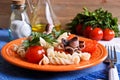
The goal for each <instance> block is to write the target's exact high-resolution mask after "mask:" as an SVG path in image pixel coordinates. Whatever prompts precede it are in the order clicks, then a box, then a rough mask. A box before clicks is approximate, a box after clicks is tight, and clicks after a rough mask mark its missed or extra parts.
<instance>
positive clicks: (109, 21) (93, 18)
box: [67, 8, 119, 37]
mask: <svg viewBox="0 0 120 80" xmlns="http://www.w3.org/2000/svg"><path fill="white" fill-rule="evenodd" d="M83 10H84V11H83V12H81V13H78V14H77V15H76V16H75V17H74V19H73V20H72V21H71V22H70V23H68V24H67V25H68V26H69V28H70V30H71V32H72V33H75V29H76V28H75V27H76V26H77V25H78V24H82V25H83V27H82V28H83V29H85V27H86V26H92V27H93V28H95V27H100V28H102V29H105V28H110V29H112V30H114V32H115V36H116V37H117V36H118V33H119V30H118V23H117V22H118V19H117V18H116V17H113V16H112V13H110V12H108V11H107V10H103V8H99V9H96V10H94V11H89V10H88V9H87V8H83Z"/></svg>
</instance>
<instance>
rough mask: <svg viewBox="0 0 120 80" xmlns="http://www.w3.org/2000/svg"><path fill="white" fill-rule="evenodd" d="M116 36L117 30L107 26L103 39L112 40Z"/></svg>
mask: <svg viewBox="0 0 120 80" xmlns="http://www.w3.org/2000/svg"><path fill="white" fill-rule="evenodd" d="M114 37H115V32H114V31H113V30H112V29H109V28H106V29H104V30H103V39H104V40H107V41H109V40H111V39H113V38H114Z"/></svg>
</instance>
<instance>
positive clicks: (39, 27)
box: [31, 0, 61, 33]
mask: <svg viewBox="0 0 120 80" xmlns="http://www.w3.org/2000/svg"><path fill="white" fill-rule="evenodd" d="M31 25H32V31H35V32H45V31H46V28H49V30H48V33H51V31H52V29H53V27H55V29H56V30H60V29H61V23H60V21H59V20H58V18H57V17H56V15H55V13H54V12H53V9H52V5H51V3H50V0H38V4H37V5H36V7H35V9H34V11H33V17H32V20H31Z"/></svg>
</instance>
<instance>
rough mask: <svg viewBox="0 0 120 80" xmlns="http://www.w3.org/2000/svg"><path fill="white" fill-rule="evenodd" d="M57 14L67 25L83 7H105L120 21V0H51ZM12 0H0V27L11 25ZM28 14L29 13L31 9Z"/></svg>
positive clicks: (63, 24)
mask: <svg viewBox="0 0 120 80" xmlns="http://www.w3.org/2000/svg"><path fill="white" fill-rule="evenodd" d="M50 1H51V3H52V6H53V9H54V12H55V14H56V15H57V17H58V18H59V20H60V22H61V23H62V27H66V26H65V24H66V23H68V22H69V21H70V20H71V19H73V18H74V16H75V15H76V14H77V13H79V12H81V11H82V9H83V7H87V8H88V9H90V10H95V9H97V8H100V7H102V8H104V9H105V10H108V11H109V12H111V13H112V14H113V16H114V17H117V18H118V23H120V0H50ZM10 4H11V0H0V28H7V27H9V19H10V18H9V17H10V14H11V9H10ZM27 10H28V14H29V9H28V8H27Z"/></svg>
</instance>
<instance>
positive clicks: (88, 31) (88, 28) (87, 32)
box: [83, 26, 93, 38]
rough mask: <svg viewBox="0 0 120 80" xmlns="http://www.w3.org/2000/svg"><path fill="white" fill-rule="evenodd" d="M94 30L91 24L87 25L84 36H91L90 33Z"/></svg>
mask: <svg viewBox="0 0 120 80" xmlns="http://www.w3.org/2000/svg"><path fill="white" fill-rule="evenodd" d="M92 30H93V28H92V27H91V26H87V27H86V28H85V30H84V31H83V36H85V37H87V38H89V33H90V32H91V31H92Z"/></svg>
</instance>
